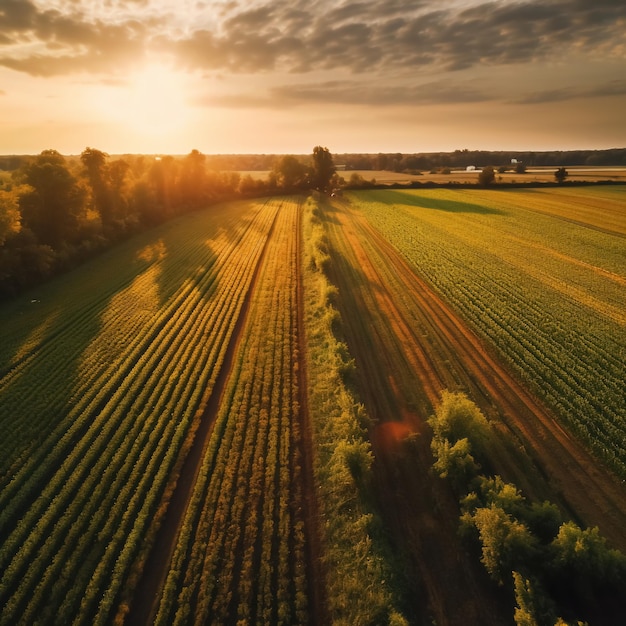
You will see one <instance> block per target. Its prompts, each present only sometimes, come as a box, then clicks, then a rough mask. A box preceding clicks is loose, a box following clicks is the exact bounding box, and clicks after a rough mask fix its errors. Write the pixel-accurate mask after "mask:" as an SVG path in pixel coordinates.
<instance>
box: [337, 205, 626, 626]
mask: <svg viewBox="0 0 626 626" xmlns="http://www.w3.org/2000/svg"><path fill="white" fill-rule="evenodd" d="M329 211H330V212H329V221H328V225H329V231H330V233H331V241H332V243H333V248H334V255H333V262H334V263H335V272H334V274H335V276H334V278H335V280H336V281H337V284H338V287H339V290H340V295H341V298H342V317H343V319H344V323H345V325H346V335H347V338H348V343H349V345H350V348H351V351H352V352H353V354H354V356H355V358H356V359H357V363H358V366H359V371H360V372H361V383H362V384H361V388H362V390H363V396H364V400H365V402H366V404H367V406H368V409H369V411H370V413H371V414H372V415H373V416H374V417H376V418H378V419H379V420H380V421H382V422H385V421H387V420H390V419H396V420H401V421H402V426H398V425H397V424H396V425H395V426H393V427H389V426H388V425H385V424H384V423H383V424H382V425H381V426H379V427H378V429H377V430H376V431H374V433H373V445H374V449H375V452H376V459H377V466H378V468H379V471H378V473H377V476H378V480H379V493H380V499H381V505H382V510H383V513H386V515H387V521H388V523H390V525H391V527H392V529H393V532H394V535H396V536H397V537H398V538H399V543H400V546H399V547H400V548H401V549H404V550H406V551H407V553H408V554H409V555H411V556H412V559H411V560H412V562H413V564H414V570H415V574H416V577H417V578H418V579H419V580H422V581H423V585H422V587H423V588H422V590H421V592H422V594H421V597H422V599H423V600H426V601H427V603H428V607H429V612H430V613H431V614H432V615H434V616H435V617H436V619H437V623H439V624H445V623H447V624H457V623H458V624H461V623H464V622H463V619H464V618H463V613H462V611H459V610H457V609H456V607H457V606H458V605H459V603H460V604H461V606H464V605H465V606H467V607H468V610H469V608H471V609H472V610H473V611H474V614H473V615H474V616H475V617H476V620H471V619H469V620H468V619H467V617H466V618H465V623H490V622H489V619H487V616H484V615H481V613H480V611H481V609H480V606H479V605H480V604H481V603H482V602H483V600H481V599H480V598H481V593H482V591H484V588H483V587H481V582H480V574H476V578H473V577H472V576H473V574H472V570H473V565H472V564H471V563H468V562H466V559H465V557H464V554H463V552H462V550H460V547H459V546H458V543H457V542H456V539H455V535H454V528H453V526H455V525H456V519H457V517H458V511H456V503H455V502H454V501H453V499H452V498H451V494H448V493H447V492H446V489H445V487H444V486H442V485H441V484H439V482H438V481H437V480H434V479H433V477H432V476H431V475H429V473H428V467H429V465H430V464H431V463H432V458H431V454H430V449H429V437H428V432H429V430H428V428H426V427H425V418H427V417H428V415H429V414H430V413H431V410H432V406H433V404H434V403H436V402H437V400H438V397H439V394H440V392H441V390H442V389H444V388H451V389H455V390H462V391H465V392H466V393H467V394H468V395H469V396H470V397H471V398H472V400H473V401H474V402H476V403H477V404H478V405H479V406H480V407H481V409H482V410H483V411H484V412H485V413H486V414H487V415H489V416H490V417H491V418H492V419H494V420H497V421H498V422H499V423H500V429H501V430H503V431H507V432H509V433H511V434H513V435H514V438H515V439H516V440H517V441H518V445H523V446H524V447H525V449H526V451H527V452H528V454H529V455H530V457H531V458H532V459H533V461H534V463H535V464H536V467H535V468H532V470H531V473H530V480H529V475H528V467H520V466H519V465H518V464H517V462H516V461H515V459H514V458H513V457H511V456H507V455H506V454H502V455H501V457H500V458H499V459H498V462H499V466H498V467H497V469H498V471H499V472H500V473H502V474H503V476H504V477H505V478H506V479H508V480H511V481H513V482H515V483H516V484H518V485H519V486H520V487H522V489H523V490H526V492H527V493H528V492H530V494H531V495H535V496H538V497H551V496H552V499H553V500H556V501H561V502H565V503H566V504H567V506H568V508H569V509H570V510H572V511H575V512H576V514H577V515H578V516H579V517H580V518H581V519H582V520H583V521H584V523H586V524H588V525H597V526H599V527H600V530H601V531H602V533H603V534H604V535H605V536H606V537H607V538H608V539H609V540H610V541H611V542H612V543H613V544H614V545H616V546H617V547H620V548H622V549H625V548H626V531H625V530H624V529H626V490H625V489H624V487H623V486H622V485H621V484H620V483H619V482H618V481H617V480H615V479H614V477H613V476H612V475H611V474H610V473H609V472H607V471H606V470H604V469H603V468H602V467H601V466H600V465H599V463H598V462H597V461H596V460H595V459H593V458H592V457H591V455H590V454H589V453H588V452H587V451H586V450H585V449H584V448H583V447H582V445H580V444H579V443H578V442H577V441H575V440H574V439H573V437H570V436H569V435H568V434H567V433H566V432H565V431H564V430H563V429H562V428H561V427H560V426H559V425H558V424H557V422H556V421H555V420H554V418H553V416H552V415H551V414H550V412H549V411H548V410H547V409H546V408H545V407H543V406H542V405H541V403H539V402H538V401H537V400H536V399H535V398H534V397H533V396H532V394H530V393H529V392H528V390H526V389H525V388H524V387H523V386H522V385H521V384H519V383H518V382H517V381H516V380H515V378H514V377H513V376H512V375H511V374H510V373H509V372H508V371H507V369H506V368H505V367H504V366H503V365H502V364H501V363H500V362H499V361H498V359H497V358H496V357H495V356H494V355H493V354H492V353H490V351H489V350H487V349H486V348H485V346H484V345H483V344H482V342H481V341H480V340H479V339H478V338H477V337H476V336H475V335H474V334H473V333H472V332H471V331H470V330H469V329H468V328H467V326H466V325H465V324H464V322H463V321H462V320H460V319H459V318H458V317H457V316H456V314H454V313H453V312H452V311H451V310H450V309H449V308H448V306H447V305H446V304H445V302H443V301H442V300H441V299H440V298H439V297H438V296H437V295H436V294H435V293H434V292H433V291H432V289H431V288H430V287H429V286H428V285H427V284H426V283H425V282H424V281H423V280H421V279H420V278H419V277H418V276H416V275H415V274H414V272H413V270H412V269H411V268H410V267H409V266H408V265H407V263H406V262H405V261H404V260H403V258H402V257H401V256H400V255H399V253H398V252H397V251H396V250H395V249H394V248H393V247H392V246H391V245H390V244H389V243H388V242H387V241H386V240H385V239H384V238H383V237H382V236H381V235H380V234H379V233H378V232H377V231H376V230H374V229H373V228H372V227H371V225H370V224H369V223H368V222H367V221H366V220H365V218H364V217H363V216H362V215H360V214H359V213H358V211H355V210H353V209H352V208H351V207H350V205H349V204H348V203H346V202H342V201H338V202H335V208H334V209H333V208H332V207H330V208H329ZM357 312H358V313H357ZM389 390H391V392H390V391H389ZM408 431H416V432H419V433H423V434H424V435H425V436H423V437H419V438H418V440H417V441H416V442H415V445H414V448H415V450H416V453H417V454H416V455H414V456H415V461H414V462H413V463H412V464H411V463H407V461H406V458H404V460H402V461H401V462H399V461H398V458H399V457H398V450H399V449H400V448H398V446H397V443H396V445H395V446H394V442H395V440H396V438H397V436H398V434H400V435H402V434H406V432H408ZM542 474H543V475H544V476H546V477H548V480H547V481H543V480H542V479H541V475H542ZM540 483H545V485H543V486H540V487H539V488H538V487H537V485H538V484H540ZM455 511H456V512H455ZM455 560H456V562H455ZM455 570H456V571H455ZM464 580H465V582H463V581H464ZM459 585H461V586H463V585H464V586H465V588H464V589H462V590H460V589H459V588H458V587H459ZM488 595H489V594H488V593H486V595H485V599H484V601H485V602H487V601H488V598H487V597H486V596H488ZM472 597H474V598H475V601H472ZM492 610H495V609H493V607H492ZM509 610H510V609H509ZM491 615H494V614H493V613H491ZM491 619H492V623H497V621H498V620H497V619H495V622H494V621H493V618H491ZM509 619H510V617H509Z"/></svg>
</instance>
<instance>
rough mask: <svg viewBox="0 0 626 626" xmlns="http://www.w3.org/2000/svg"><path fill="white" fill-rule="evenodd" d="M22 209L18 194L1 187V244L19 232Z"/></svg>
mask: <svg viewBox="0 0 626 626" xmlns="http://www.w3.org/2000/svg"><path fill="white" fill-rule="evenodd" d="M20 227H21V224H20V209H19V205H18V201H17V194H16V193H15V192H14V191H5V190H4V189H0V246H2V245H3V244H4V242H5V241H6V240H7V239H8V238H9V237H10V236H11V235H14V234H16V233H18V232H19V230H20Z"/></svg>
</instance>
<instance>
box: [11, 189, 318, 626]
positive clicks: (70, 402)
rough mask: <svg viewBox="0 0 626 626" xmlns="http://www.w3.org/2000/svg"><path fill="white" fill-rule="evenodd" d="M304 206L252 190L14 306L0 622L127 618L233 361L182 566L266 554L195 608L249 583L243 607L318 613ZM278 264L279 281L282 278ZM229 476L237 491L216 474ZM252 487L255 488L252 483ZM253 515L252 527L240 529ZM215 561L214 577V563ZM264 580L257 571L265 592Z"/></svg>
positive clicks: (285, 614) (200, 597)
mask: <svg viewBox="0 0 626 626" xmlns="http://www.w3.org/2000/svg"><path fill="white" fill-rule="evenodd" d="M296 209H297V203H295V202H291V201H287V200H268V201H261V202H258V203H256V202H247V203H240V204H235V205H229V206H226V207H225V208H221V209H220V208H218V209H214V210H212V211H208V212H205V213H203V214H201V215H198V216H194V217H192V218H188V219H187V220H184V221H182V222H181V223H180V224H174V225H171V224H170V225H168V226H167V227H166V228H164V229H162V231H161V232H160V233H157V234H156V235H155V234H154V233H152V234H151V236H150V238H149V241H148V243H146V245H144V246H139V247H137V242H136V241H135V242H133V247H130V244H129V246H127V248H126V249H125V250H122V251H116V253H115V255H114V256H112V257H111V258H110V259H108V260H107V259H105V260H104V262H96V263H94V264H92V266H88V267H85V268H83V269H82V270H81V272H79V273H78V274H77V275H73V276H71V277H68V278H67V284H66V285H61V286H60V287H59V285H58V284H56V285H55V287H56V293H55V294H54V296H53V295H52V293H51V292H50V291H49V289H47V288H44V289H42V290H40V291H38V292H37V294H36V296H37V297H35V298H32V301H30V302H29V301H27V300H22V301H19V302H17V303H15V304H14V305H13V307H12V308H9V310H8V311H7V312H6V319H7V323H6V325H5V326H4V327H3V343H2V346H3V354H2V372H3V377H2V379H1V383H0V384H1V387H0V393H1V394H2V405H1V406H2V412H1V422H2V430H3V432H4V433H5V434H6V437H3V442H2V445H3V450H2V457H1V458H2V463H3V466H2V475H1V476H2V491H1V495H0V498H1V505H0V510H1V513H0V515H1V526H0V533H1V537H2V544H1V547H0V563H1V566H0V570H1V571H2V579H1V582H0V598H1V604H2V607H3V610H2V623H7V624H8V623H18V622H19V623H29V622H34V621H37V620H40V621H42V622H46V621H48V622H51V621H56V622H57V623H71V622H72V621H75V622H77V623H89V624H92V623H108V622H110V621H112V619H113V617H114V615H115V613H116V611H118V610H121V612H122V615H123V613H124V611H125V610H126V609H125V608H124V607H125V602H124V594H125V593H127V589H126V584H127V582H128V580H129V579H132V578H133V576H136V571H137V570H138V568H139V565H140V563H141V560H142V559H143V555H142V554H141V551H142V550H145V548H146V543H145V540H146V538H147V537H148V538H149V537H150V535H151V533H153V532H154V531H153V529H154V528H155V520H159V521H160V518H161V517H162V510H161V509H162V508H163V505H164V502H165V501H164V500H163V498H164V495H165V496H167V492H168V490H169V492H171V491H172V489H173V484H174V482H175V479H176V477H177V475H178V473H179V471H180V461H181V459H182V458H183V457H185V454H184V452H186V451H187V450H188V449H189V446H190V442H191V439H192V434H193V432H194V431H196V430H198V432H200V426H201V424H202V421H203V420H205V421H206V420H211V419H214V417H213V416H211V415H207V414H206V413H207V404H208V400H209V399H210V397H211V393H212V390H213V388H214V386H215V385H216V381H218V379H219V376H220V372H221V371H222V368H223V367H224V362H225V360H227V359H230V360H233V361H234V363H235V365H234V368H235V371H236V376H235V377H234V379H233V381H234V382H231V383H230V384H229V385H230V386H228V387H227V389H226V394H225V397H226V400H225V402H224V405H223V407H222V408H221V409H220V411H219V413H218V415H217V417H216V418H215V419H216V424H217V425H216V431H215V433H216V434H215V435H214V436H213V439H211V442H210V444H209V448H210V450H211V452H210V453H207V454H206V456H205V465H204V466H203V471H201V473H200V477H201V479H199V480H198V483H197V484H198V485H199V486H200V485H203V484H204V483H203V482H202V481H203V480H206V479H207V477H208V474H207V473H210V474H211V476H212V479H213V483H212V484H211V485H210V486H209V487H207V488H209V489H210V491H209V494H211V495H210V496H209V497H207V496H206V494H203V493H202V492H196V494H195V495H194V496H193V497H192V499H191V502H192V504H191V506H190V507H189V513H188V517H189V518H190V519H195V516H200V522H198V524H199V525H198V528H197V532H198V533H200V534H196V535H195V536H194V539H193V541H191V542H190V550H191V555H190V556H189V561H190V562H189V564H188V566H187V564H186V570H187V572H188V575H189V576H191V575H195V574H198V575H199V573H200V572H201V571H202V567H203V566H202V564H203V561H204V559H205V558H206V559H207V562H210V559H213V560H216V559H218V560H223V559H224V553H226V554H230V553H231V552H232V551H234V550H235V551H236V550H239V549H240V548H241V549H244V550H245V553H246V556H248V551H252V552H254V551H255V550H258V551H259V552H258V553H255V558H254V561H252V562H248V561H243V563H244V564H245V568H244V571H243V572H240V571H237V572H236V573H235V575H234V578H233V575H232V574H230V573H228V572H229V570H227V569H226V566H225V565H223V564H222V565H221V566H220V568H221V571H222V576H221V578H220V580H221V581H222V584H223V585H224V587H223V588H220V589H214V590H213V591H211V590H208V589H206V583H207V578H206V575H205V577H204V578H203V581H202V582H203V584H201V585H200V592H199V593H198V594H197V602H198V604H199V606H202V607H205V606H206V607H208V608H206V610H207V611H215V612H216V614H222V613H218V612H219V611H222V612H223V611H226V610H228V606H229V602H228V601H226V606H222V605H220V606H219V607H218V608H211V607H209V606H208V605H207V603H208V602H209V600H210V599H211V597H214V596H215V597H217V598H219V599H220V601H221V602H224V601H225V598H226V596H225V595H224V593H228V592H230V591H232V589H231V585H235V584H236V583H233V582H232V581H233V580H235V581H237V583H238V584H239V585H240V586H241V588H242V589H243V588H246V591H245V593H244V592H243V591H239V587H236V589H237V594H238V595H237V597H240V600H239V602H238V603H237V604H236V605H235V606H234V609H233V610H235V612H236V613H237V612H241V611H244V610H245V605H246V603H250V606H257V604H258V606H259V607H261V608H262V610H268V609H266V607H267V606H270V607H274V608H276V607H279V608H280V615H281V619H283V620H284V621H290V620H293V619H295V618H294V615H295V614H296V613H295V612H298V615H301V614H302V612H306V610H307V606H306V578H305V577H304V575H303V574H302V573H301V570H302V567H303V564H302V559H303V557H302V549H303V546H302V542H303V522H302V519H301V513H298V511H299V510H300V509H298V508H297V507H295V504H294V503H296V504H297V501H298V499H299V498H300V494H299V491H298V489H299V481H298V480H297V479H296V474H297V472H298V471H299V468H298V465H297V458H298V457H297V454H296V449H297V446H298V445H300V444H299V434H298V425H297V423H296V422H295V420H294V417H293V416H294V415H297V397H296V393H297V382H296V380H295V373H294V370H295V367H294V364H293V353H294V345H293V342H294V341H295V339H294V338H295V334H294V315H295V314H294V313H293V312H292V311H293V308H292V305H293V294H294V281H295V278H294V277H295V271H294V265H295V248H294V245H295V244H294V243H293V242H294V241H295V238H294V232H295V227H296V223H297V222H296ZM159 234H160V235H161V236H160V237H159ZM270 235H271V237H270ZM270 240H271V244H270V243H268V242H270ZM290 242H291V243H290ZM290 245H291V252H290V253H287V254H286V252H287V250H288V249H289V246H290ZM275 275H279V276H281V277H284V281H283V283H278V284H274V283H273V282H272V280H271V279H272V277H273V276H275ZM257 276H258V280H259V281H261V287H260V289H261V293H260V294H259V295H258V297H255V298H254V301H255V305H254V308H253V310H252V313H251V324H252V323H253V324H254V325H252V326H250V327H247V330H246V333H247V334H246V336H245V339H244V341H245V342H246V346H245V349H244V348H242V351H240V352H236V353H234V354H233V348H232V346H233V341H234V334H237V333H241V332H242V331H241V326H242V323H241V322H239V325H238V320H240V318H241V315H242V310H243V309H244V305H246V302H247V299H249V297H250V290H251V289H252V286H253V285H252V283H253V280H257V279H256V277H257ZM268 277H269V278H268ZM268 280H269V281H270V284H269V285H268ZM50 289H52V286H50ZM64 289H65V292H64ZM259 325H262V326H263V328H262V330H261V329H260V327H259ZM266 331H267V332H266ZM250 337H251V338H250ZM261 337H263V338H264V339H265V342H264V343H263V342H261V343H260V344H259V341H260V338H261ZM247 344H250V345H249V346H248V345H247ZM229 346H231V347H230V348H229ZM244 354H245V360H244V356H243V355H244ZM238 416H239V417H238ZM244 416H247V417H248V418H249V419H250V420H252V419H253V418H254V420H258V424H259V425H258V429H251V428H248V429H242V419H243V417H244ZM256 425H257V423H256V422H255V426H256ZM257 430H258V436H257ZM246 433H248V434H247V435H246ZM250 437H252V439H250ZM231 441H232V442H233V443H232V450H231V446H230V445H226V442H228V443H229V444H230V442H231ZM218 451H219V454H218ZM266 462H267V466H266V464H265V463H266ZM244 468H245V472H244V471H243V469H244ZM218 476H219V477H221V478H222V479H223V480H224V481H230V482H227V486H225V487H224V488H221V487H220V485H219V484H218V486H217V487H216V486H215V480H217V477H218ZM237 477H239V480H238V478H237ZM243 479H245V484H244V483H243V482H242V480H243ZM248 479H250V480H248ZM233 481H234V482H233ZM231 488H232V490H233V491H232V493H231ZM246 488H249V489H251V490H252V494H250V493H247V492H246V493H243V492H241V489H244V490H245V489H246ZM266 488H267V490H269V491H267V492H266ZM198 489H200V487H198ZM178 491H180V489H178ZM266 493H267V498H261V494H266ZM231 496H232V497H231ZM243 505H245V507H244V509H241V507H242V506H243ZM238 507H239V508H238ZM294 507H295V508H294ZM210 511H213V512H215V513H216V515H217V516H218V517H219V519H220V520H221V524H218V525H216V526H214V527H213V533H214V534H215V533H218V535H217V536H218V537H219V538H220V541H221V542H222V543H219V544H218V543H212V544H211V545H214V546H215V550H216V552H214V553H212V554H211V555H209V556H206V555H202V554H199V551H201V547H202V544H201V542H202V541H203V540H204V541H206V539H207V538H208V535H206V536H204V535H202V534H201V533H205V534H206V533H207V532H208V531H207V524H208V523H209V522H212V521H213V520H212V519H211V520H209V519H208V518H207V516H208V515H209V513H210ZM243 515H245V519H246V520H247V525H244V526H241V528H240V524H241V523H242V519H243V518H242V516H243ZM257 519H258V521H257ZM186 521H187V520H186ZM184 528H188V526H185V527H184ZM239 529H240V530H241V535H238V534H235V535H233V531H234V530H239ZM257 532H258V537H257ZM214 534H213V535H211V541H212V542H213V541H214V538H215V537H214ZM225 537H227V538H225ZM186 538H187V536H186V534H185V533H182V534H181V538H180V540H179V545H180V546H181V547H180V548H177V551H176V553H175V558H183V557H181V556H180V555H181V554H183V552H184V548H183V543H182V542H183V541H184V540H185V539H186ZM240 542H241V544H240ZM242 546H243V547H242ZM204 548H206V545H205V546H204ZM260 550H262V551H263V554H262V555H261V552H260ZM268 550H269V553H267V552H266V551H268ZM224 551H226V552H224ZM185 558H187V557H185ZM274 560H276V561H277V565H276V568H273V562H274ZM230 565H234V562H233V563H230ZM253 565H254V568H253V569H251V568H252V566H253ZM259 568H261V569H262V574H260V573H259V571H258V570H259ZM268 568H269V569H268ZM139 569H140V568H139ZM205 571H206V572H207V574H209V575H212V574H213V573H214V572H213V570H212V569H208V565H207V566H206V568H205ZM229 576H230V577H229ZM253 577H254V578H255V579H256V578H257V577H258V578H259V580H261V584H260V587H259V588H258V589H255V590H254V594H255V595H254V597H253V596H250V593H252V592H253V590H252V589H251V588H250V583H251V581H252V578H253ZM287 577H289V580H288V581H286V578H287ZM170 578H171V577H170ZM209 580H210V579H209ZM168 584H169V586H168V589H170V588H172V587H173V584H174V583H170V581H169V580H168ZM246 585H247V586H248V587H246ZM190 588H191V587H190ZM222 592H224V593H222ZM216 594H217V595H216ZM272 594H273V595H272ZM278 594H279V595H280V601H278V599H277V595H278ZM257 596H258V598H257ZM274 601H276V602H274ZM173 602H174V601H171V602H170V603H169V604H168V607H171V606H172V605H173ZM177 607H178V605H175V608H174V612H175V610H176V609H177ZM259 610H261V609H259ZM269 610H271V608H270V609H269ZM276 610H278V608H276ZM163 611H165V609H163ZM77 616H78V617H77Z"/></svg>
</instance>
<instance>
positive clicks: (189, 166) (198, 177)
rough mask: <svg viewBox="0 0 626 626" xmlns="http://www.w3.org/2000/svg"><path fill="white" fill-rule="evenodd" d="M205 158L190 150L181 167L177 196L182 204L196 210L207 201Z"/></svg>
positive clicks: (198, 152)
mask: <svg viewBox="0 0 626 626" xmlns="http://www.w3.org/2000/svg"><path fill="white" fill-rule="evenodd" d="M205 162H206V156H205V155H204V154H202V152H200V151H199V150H196V149H194V150H192V151H191V152H190V153H189V154H188V155H187V156H186V157H185V158H184V159H183V162H182V165H181V172H180V182H179V195H180V198H181V200H182V201H183V203H184V204H186V205H187V206H189V207H192V208H198V207H200V206H202V205H203V204H204V203H205V202H206V201H207V193H208V192H207V177H206V169H205Z"/></svg>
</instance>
